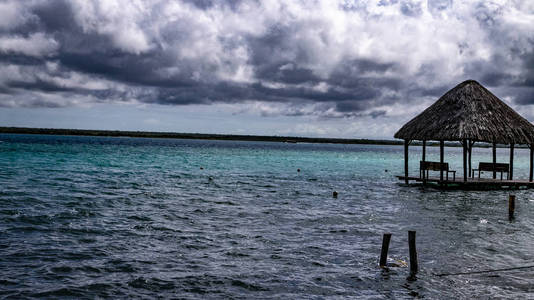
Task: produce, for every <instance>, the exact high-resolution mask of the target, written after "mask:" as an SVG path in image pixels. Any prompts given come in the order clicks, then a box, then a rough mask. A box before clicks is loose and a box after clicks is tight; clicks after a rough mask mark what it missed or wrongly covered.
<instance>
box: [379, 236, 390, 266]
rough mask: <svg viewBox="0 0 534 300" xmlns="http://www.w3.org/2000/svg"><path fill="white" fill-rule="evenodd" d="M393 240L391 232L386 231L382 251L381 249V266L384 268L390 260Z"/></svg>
mask: <svg viewBox="0 0 534 300" xmlns="http://www.w3.org/2000/svg"><path fill="white" fill-rule="evenodd" d="M390 240H391V233H384V237H383V238H382V251H380V267H381V268H384V267H385V266H386V263H387V260H388V250H389V241H390Z"/></svg>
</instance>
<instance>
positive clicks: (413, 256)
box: [408, 230, 419, 275]
mask: <svg viewBox="0 0 534 300" xmlns="http://www.w3.org/2000/svg"><path fill="white" fill-rule="evenodd" d="M408 248H409V249H410V273H411V274H412V275H414V274H415V273H417V271H418V270H419V264H418V263H417V249H416V248H415V231H413V230H410V231H408Z"/></svg>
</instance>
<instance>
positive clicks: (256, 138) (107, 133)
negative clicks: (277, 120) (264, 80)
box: [0, 126, 526, 148]
mask: <svg viewBox="0 0 534 300" xmlns="http://www.w3.org/2000/svg"><path fill="white" fill-rule="evenodd" d="M1 133H15V134H49V135H76V136H102V137H139V138H165V139H193V140H222V141H249V142H279V143H319V144H359V145H397V146H398V145H403V144H404V141H401V140H373V139H342V138H312V137H294V136H268V135H239V134H210V133H181V132H155V131H122V130H92V129H62V128H30V127H2V126H0V134H1ZM420 145H422V143H421V142H420V141H414V142H413V143H412V146H420ZM426 145H427V147H438V146H439V142H435V141H429V142H427V144H426ZM445 146H447V147H461V144H460V143H459V142H454V141H448V142H445ZM474 147H480V148H489V147H491V145H490V144H488V143H482V142H479V143H477V144H475V146H474ZM497 148H508V146H507V145H499V144H497ZM516 148H526V146H524V145H516Z"/></svg>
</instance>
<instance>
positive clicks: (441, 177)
mask: <svg viewBox="0 0 534 300" xmlns="http://www.w3.org/2000/svg"><path fill="white" fill-rule="evenodd" d="M443 148H445V142H444V141H443V140H441V141H439V162H440V163H441V165H443V152H444V149H443ZM439 181H440V183H441V182H442V181H443V168H440V171H439Z"/></svg>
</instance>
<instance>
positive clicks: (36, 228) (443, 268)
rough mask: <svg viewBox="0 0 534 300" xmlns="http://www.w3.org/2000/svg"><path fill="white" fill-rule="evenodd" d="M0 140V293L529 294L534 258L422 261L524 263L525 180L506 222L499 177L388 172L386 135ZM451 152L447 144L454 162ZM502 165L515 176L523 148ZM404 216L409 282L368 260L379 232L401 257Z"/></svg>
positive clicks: (528, 235)
mask: <svg viewBox="0 0 534 300" xmlns="http://www.w3.org/2000/svg"><path fill="white" fill-rule="evenodd" d="M0 141H2V142H0V274H2V276H1V278H0V297H5V298H16V299H20V298H26V297H28V298H32V297H36V298H57V297H68V298H95V297H110V298H132V297H135V298H137V297H155V296H161V297H164V298H171V297H178V298H229V297H231V298H325V297H331V296H334V297H338V298H350V297H353V298H359V299H366V298H368V299H394V298H413V297H425V298H428V299H435V298H464V299H469V298H512V299H513V298H515V299H519V298H534V297H533V294H532V293H533V292H534V288H533V282H534V276H533V275H534V269H523V270H515V271H507V272H499V273H490V274H476V275H468V276H451V277H437V276H435V275H434V274H435V273H448V272H462V271H469V270H484V269H495V268H504V267H510V266H522V265H532V264H534V247H533V246H534V242H533V240H534V239H533V238H534V231H533V229H534V224H533V221H532V216H533V212H534V208H533V206H534V202H532V201H534V197H533V196H532V191H531V190H521V191H515V192H514V193H515V194H516V195H517V204H516V206H517V208H516V215H517V218H516V220H515V221H514V222H509V221H508V220H507V197H508V194H509V192H508V191H491V192H465V191H447V192H442V191H436V190H432V189H427V190H423V189H421V188H413V187H411V188H408V187H403V186H400V185H398V184H397V181H396V179H395V178H394V174H398V173H400V172H401V170H402V168H403V161H402V157H403V156H402V147H400V146H398V147H397V146H368V145H319V144H281V143H261V142H254V143H252V142H227V141H195V140H165V139H136V138H94V137H59V136H26V135H0ZM419 150H420V149H415V147H414V149H413V151H412V153H413V156H412V158H411V161H412V163H413V164H412V170H413V172H414V173H416V169H415V166H416V162H417V160H418V157H419V155H420V152H419ZM436 150H437V149H430V150H429V152H430V154H429V155H430V159H432V158H433V157H437V151H436ZM460 150H461V149H459V148H447V149H446V155H447V160H448V161H450V162H451V163H452V165H453V167H454V168H455V169H457V170H459V173H461V167H460V165H461V162H460ZM489 155H490V152H489V149H476V153H475V157H474V159H473V161H475V162H476V161H479V160H487V159H489ZM498 155H499V160H502V161H506V159H507V156H508V152H507V150H504V149H502V150H501V149H499V153H498ZM515 163H516V165H517V169H516V171H515V174H517V176H519V177H522V176H523V177H524V176H526V174H527V172H528V170H527V165H528V155H527V152H526V151H525V150H522V149H519V150H517V151H516V162H515ZM201 167H202V168H203V169H201ZM297 168H300V169H301V172H300V173H298V172H297V171H296V170H297ZM386 169H387V170H389V172H385V170H386ZM334 190H336V191H338V192H339V197H338V198H337V199H333V198H332V196H331V195H332V191H334ZM411 229H413V230H417V245H418V251H419V259H420V267H421V271H420V273H419V274H418V277H417V280H415V281H410V280H407V275H408V269H407V268H392V269H390V271H389V272H386V271H383V270H380V269H379V268H378V267H377V261H378V255H379V252H380V244H381V238H382V234H383V233H384V232H392V233H393V238H392V242H391V250H390V257H392V258H394V259H400V260H406V261H407V260H408V258H407V257H408V249H407V248H408V247H407V230H411Z"/></svg>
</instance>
